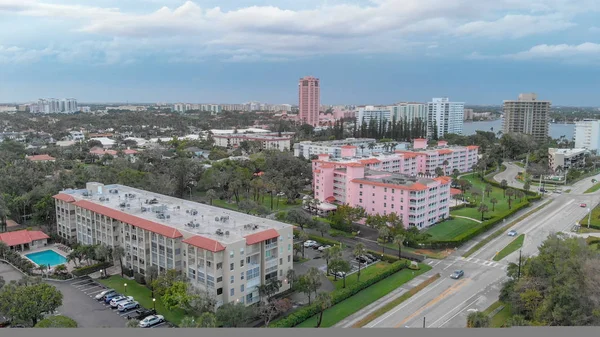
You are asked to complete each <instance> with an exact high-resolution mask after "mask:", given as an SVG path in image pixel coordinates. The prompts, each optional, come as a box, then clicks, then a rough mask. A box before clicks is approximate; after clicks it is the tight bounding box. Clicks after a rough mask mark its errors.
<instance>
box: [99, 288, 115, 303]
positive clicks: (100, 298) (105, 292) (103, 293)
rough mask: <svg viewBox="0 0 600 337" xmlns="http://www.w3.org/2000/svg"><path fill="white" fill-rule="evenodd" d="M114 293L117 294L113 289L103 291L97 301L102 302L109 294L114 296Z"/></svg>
mask: <svg viewBox="0 0 600 337" xmlns="http://www.w3.org/2000/svg"><path fill="white" fill-rule="evenodd" d="M112 293H115V294H116V293H117V292H116V291H114V290H113V289H106V290H103V291H101V292H100V293H99V294H98V295H96V299H97V300H98V301H101V300H103V299H104V296H106V295H108V294H112Z"/></svg>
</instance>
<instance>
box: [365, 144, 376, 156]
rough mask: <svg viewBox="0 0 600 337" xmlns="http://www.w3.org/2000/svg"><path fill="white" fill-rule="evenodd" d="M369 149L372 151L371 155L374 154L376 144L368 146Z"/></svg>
mask: <svg viewBox="0 0 600 337" xmlns="http://www.w3.org/2000/svg"><path fill="white" fill-rule="evenodd" d="M367 147H368V148H369V150H371V154H373V149H374V148H375V143H369V145H367Z"/></svg>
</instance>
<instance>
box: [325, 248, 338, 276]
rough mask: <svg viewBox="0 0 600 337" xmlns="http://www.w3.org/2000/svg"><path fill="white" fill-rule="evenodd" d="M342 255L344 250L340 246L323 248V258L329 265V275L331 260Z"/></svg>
mask: <svg viewBox="0 0 600 337" xmlns="http://www.w3.org/2000/svg"><path fill="white" fill-rule="evenodd" d="M341 255H342V250H341V249H340V247H339V246H333V247H329V248H328V249H325V250H323V258H324V259H325V263H326V266H327V275H329V261H331V260H334V259H336V258H338V257H339V256H341Z"/></svg>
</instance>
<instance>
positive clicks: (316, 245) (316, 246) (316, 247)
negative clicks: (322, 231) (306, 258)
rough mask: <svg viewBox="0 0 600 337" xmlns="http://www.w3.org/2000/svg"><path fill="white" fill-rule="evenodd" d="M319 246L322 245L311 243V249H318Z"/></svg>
mask: <svg viewBox="0 0 600 337" xmlns="http://www.w3.org/2000/svg"><path fill="white" fill-rule="evenodd" d="M321 246H322V245H320V244H318V243H317V244H315V245H313V246H312V249H314V250H317V249H319V247H321Z"/></svg>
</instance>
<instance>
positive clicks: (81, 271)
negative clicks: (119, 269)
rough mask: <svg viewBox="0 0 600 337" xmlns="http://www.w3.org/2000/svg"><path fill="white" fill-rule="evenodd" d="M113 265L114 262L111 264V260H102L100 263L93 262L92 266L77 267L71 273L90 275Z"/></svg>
mask: <svg viewBox="0 0 600 337" xmlns="http://www.w3.org/2000/svg"><path fill="white" fill-rule="evenodd" d="M111 265H112V264H110V263H109V262H100V263H96V264H93V265H91V266H85V267H80V268H77V269H75V270H73V271H72V272H71V274H73V275H75V276H83V275H88V274H91V273H95V272H97V271H99V270H100V269H106V268H108V267H110V266H111Z"/></svg>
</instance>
